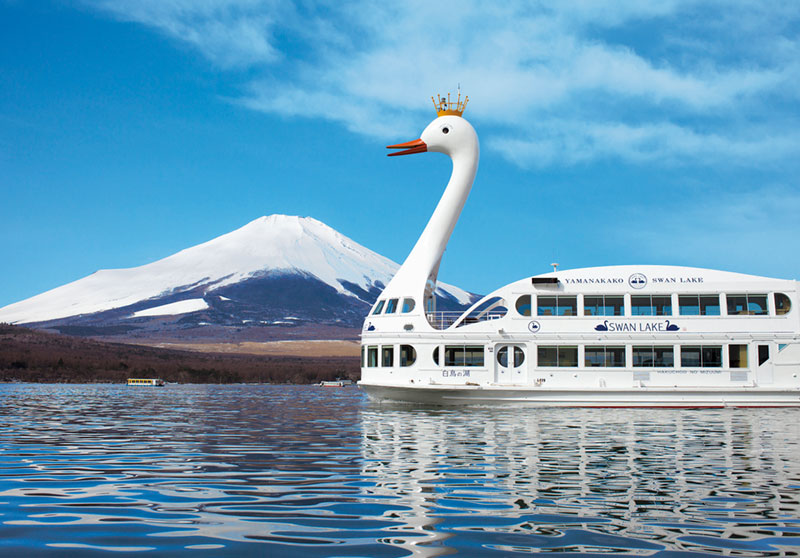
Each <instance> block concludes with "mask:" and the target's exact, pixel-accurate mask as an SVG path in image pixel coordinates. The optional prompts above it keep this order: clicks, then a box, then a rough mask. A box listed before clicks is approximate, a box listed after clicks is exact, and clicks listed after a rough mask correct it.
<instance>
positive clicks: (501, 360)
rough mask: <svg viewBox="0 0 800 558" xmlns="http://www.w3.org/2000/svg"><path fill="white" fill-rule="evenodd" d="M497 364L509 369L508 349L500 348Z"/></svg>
mask: <svg viewBox="0 0 800 558" xmlns="http://www.w3.org/2000/svg"><path fill="white" fill-rule="evenodd" d="M497 364H499V365H500V366H502V367H503V368H508V347H500V349H498V351H497Z"/></svg>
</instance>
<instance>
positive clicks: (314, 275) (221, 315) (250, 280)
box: [0, 215, 477, 339]
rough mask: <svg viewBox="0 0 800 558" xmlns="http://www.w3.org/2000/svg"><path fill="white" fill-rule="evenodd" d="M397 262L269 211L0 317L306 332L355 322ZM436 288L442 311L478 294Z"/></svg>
mask: <svg viewBox="0 0 800 558" xmlns="http://www.w3.org/2000/svg"><path fill="white" fill-rule="evenodd" d="M398 268H399V265H398V264H396V263H395V262H393V261H391V260H389V259H387V258H385V257H383V256H380V255H379V254H376V253H375V252H373V251H371V250H369V249H368V248H365V247H364V246H362V245H360V244H358V243H357V242H354V241H353V240H351V239H349V238H347V237H346V236H344V235H342V234H341V233H339V232H337V231H335V230H334V229H332V228H330V227H329V226H327V225H325V224H324V223H322V222H320V221H317V220H316V219H313V218H310V217H293V216H287V215H271V216H269V217H261V218H259V219H256V220H254V221H252V222H250V223H248V224H247V225H245V226H243V227H241V228H240V229H237V230H235V231H233V232H230V233H227V234H224V235H222V236H220V237H217V238H215V239H213V240H210V241H208V242H205V243H203V244H199V245H197V246H193V247H191V248H187V249H185V250H182V251H180V252H178V253H176V254H173V255H172V256H168V257H166V258H164V259H161V260H158V261H155V262H153V263H150V264H146V265H143V266H140V267H134V268H129V269H109V270H101V271H97V272H95V273H93V274H91V275H89V276H88V277H84V278H83V279H79V280H77V281H74V282H72V283H68V284H66V285H63V286H61V287H57V288H55V289H52V290H50V291H47V292H44V293H42V294H39V295H36V296H34V297H32V298H29V299H27V300H23V301H21V302H17V303H14V304H11V305H9V306H6V307H4V308H0V322H7V323H11V324H25V325H28V326H32V327H35V328H39V329H55V330H58V331H61V332H63V333H71V334H77V335H91V336H109V335H124V336H127V337H148V338H154V337H175V336H178V337H206V338H220V337H233V338H238V339H242V338H250V339H253V338H280V337H287V336H288V337H292V336H293V335H287V333H288V331H287V328H289V329H293V328H298V327H300V326H303V327H302V329H303V330H305V333H306V334H310V336H311V337H313V336H314V333H313V332H314V331H317V332H318V333H319V331H320V330H321V329H325V328H331V327H334V328H347V329H351V328H360V327H361V323H362V321H363V319H364V317H365V315H366V314H367V312H368V310H369V308H370V307H371V305H372V304H373V303H374V302H375V300H376V298H377V296H378V295H379V294H380V292H381V290H382V289H383V287H384V286H385V285H386V284H387V283H388V282H389V280H390V279H391V278H392V276H393V275H394V273H395V272H396V271H397V269H398ZM436 295H437V307H438V308H439V309H443V310H456V309H465V308H467V307H468V306H469V305H470V304H472V303H473V302H474V301H475V300H477V295H474V294H472V293H468V292H466V291H464V290H462V289H459V288H456V287H453V286H450V285H446V284H444V283H439V286H438V288H437V291H436ZM329 333H330V332H329ZM351 335H352V333H351Z"/></svg>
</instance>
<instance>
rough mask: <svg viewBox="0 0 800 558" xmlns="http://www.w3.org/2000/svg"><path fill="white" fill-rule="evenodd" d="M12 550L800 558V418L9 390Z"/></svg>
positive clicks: (294, 389)
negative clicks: (795, 556) (758, 557)
mask: <svg viewBox="0 0 800 558" xmlns="http://www.w3.org/2000/svg"><path fill="white" fill-rule="evenodd" d="M0 403H2V405H1V406H0V426H2V428H0V553H2V554H9V555H16V554H21V553H23V552H24V553H25V555H26V556H38V555H42V556H48V555H56V554H57V555H59V556H71V555H74V556H87V555H108V554H109V553H131V554H132V553H142V554H144V555H148V556H157V555H163V556H175V555H180V554H182V553H190V554H192V555H193V556H221V555H231V556H234V555H237V556H238V555H243V554H244V555H247V554H257V555H270V556H292V558H296V556H297V555H298V553H300V554H301V555H303V556H409V555H414V556H443V555H450V554H463V555H467V556H475V555H497V556H506V555H528V554H530V553H532V552H548V553H550V554H554V555H561V554H574V553H582V554H584V555H589V556H591V555H597V556H603V557H604V558H609V557H611V556H653V557H658V558H675V557H681V558H690V557H694V556H719V555H728V556H744V557H747V556H789V555H797V554H798V553H800V513H798V512H800V464H799V463H798V459H797V456H798V455H800V432H799V431H798V428H799V427H798V420H797V419H798V414H797V413H798V411H796V410H793V409H772V410H768V409H764V410H704V411H692V410H681V411H677V410H652V409H649V410H648V409H633V410H592V409H494V410H493V409H460V410H456V409H422V408H404V407H391V406H390V407H385V406H384V407H381V406H375V405H371V404H369V403H367V402H366V401H365V399H364V398H363V397H362V396H361V394H360V393H359V392H358V391H357V390H355V389H350V388H347V389H322V388H318V387H313V386H169V387H167V388H163V389H157V388H128V387H126V386H110V385H79V386H72V385H56V386H54V385H25V384H14V385H9V384H7V385H0Z"/></svg>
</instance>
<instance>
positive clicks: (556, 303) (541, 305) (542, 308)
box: [536, 296, 578, 316]
mask: <svg viewBox="0 0 800 558" xmlns="http://www.w3.org/2000/svg"><path fill="white" fill-rule="evenodd" d="M577 314H578V297H576V296H537V297H536V315H537V316H576V315H577Z"/></svg>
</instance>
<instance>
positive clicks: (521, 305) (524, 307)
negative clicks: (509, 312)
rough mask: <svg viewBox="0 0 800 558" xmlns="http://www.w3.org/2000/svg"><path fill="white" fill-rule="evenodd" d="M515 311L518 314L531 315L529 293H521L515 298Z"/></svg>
mask: <svg viewBox="0 0 800 558" xmlns="http://www.w3.org/2000/svg"><path fill="white" fill-rule="evenodd" d="M516 306H517V313H518V314H519V315H520V316H526V317H527V316H530V315H531V295H522V296H521V297H519V298H518V299H517V305H516Z"/></svg>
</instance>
